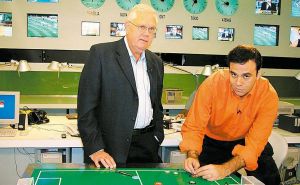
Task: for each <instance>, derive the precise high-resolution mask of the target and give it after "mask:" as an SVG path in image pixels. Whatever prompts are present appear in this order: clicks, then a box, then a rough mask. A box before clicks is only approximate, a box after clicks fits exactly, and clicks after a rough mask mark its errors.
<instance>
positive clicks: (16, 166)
mask: <svg viewBox="0 0 300 185" xmlns="http://www.w3.org/2000/svg"><path fill="white" fill-rule="evenodd" d="M14 162H15V170H16V174H17V175H18V177H19V178H21V175H20V174H19V172H18V165H17V160H16V148H14Z"/></svg>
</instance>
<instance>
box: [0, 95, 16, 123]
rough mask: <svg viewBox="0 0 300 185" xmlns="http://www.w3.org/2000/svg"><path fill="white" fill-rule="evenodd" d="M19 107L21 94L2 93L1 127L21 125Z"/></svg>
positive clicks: (0, 100)
mask: <svg viewBox="0 0 300 185" xmlns="http://www.w3.org/2000/svg"><path fill="white" fill-rule="evenodd" d="M19 106H20V92H12V91H11V92H9V91H0V125H2V124H4V125H9V124H16V123H19V108H20V107H19ZM0 127H1V126H0Z"/></svg>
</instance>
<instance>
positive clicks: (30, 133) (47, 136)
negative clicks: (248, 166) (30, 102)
mask: <svg viewBox="0 0 300 185" xmlns="http://www.w3.org/2000/svg"><path fill="white" fill-rule="evenodd" d="M48 118H49V120H50V122H49V123H47V124H41V125H32V126H28V129H27V130H25V131H18V133H17V136H16V137H3V138H0V148H45V147H47V148H73V147H74V148H78V147H83V145H82V142H81V139H80V138H79V137H72V136H70V135H68V134H67V137H66V138H61V134H62V133H65V132H66V131H65V125H66V124H77V120H68V119H67V118H66V117H65V116H48ZM166 133H169V134H166V136H165V140H164V141H163V143H162V144H161V146H162V147H169V146H170V147H172V146H178V145H179V142H180V141H181V135H180V133H179V132H176V131H175V130H166Z"/></svg>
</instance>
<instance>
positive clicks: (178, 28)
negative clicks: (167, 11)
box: [165, 25, 183, 39]
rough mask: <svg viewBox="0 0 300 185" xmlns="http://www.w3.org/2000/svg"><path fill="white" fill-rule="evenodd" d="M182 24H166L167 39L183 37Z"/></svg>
mask: <svg viewBox="0 0 300 185" xmlns="http://www.w3.org/2000/svg"><path fill="white" fill-rule="evenodd" d="M182 29H183V26H182V25H166V31H165V38H166V39H182Z"/></svg>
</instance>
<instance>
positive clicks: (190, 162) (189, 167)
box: [184, 150, 200, 175]
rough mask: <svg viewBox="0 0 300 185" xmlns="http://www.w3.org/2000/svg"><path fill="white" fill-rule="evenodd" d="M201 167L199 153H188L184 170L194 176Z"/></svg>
mask: <svg viewBox="0 0 300 185" xmlns="http://www.w3.org/2000/svg"><path fill="white" fill-rule="evenodd" d="M199 167H200V163H199V159H198V153H197V152H196V151H193V150H191V151H188V152H187V158H186V159H185V161H184V169H185V170H186V171H187V172H189V173H191V174H192V175H195V174H196V170H197V169H198V168H199Z"/></svg>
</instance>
